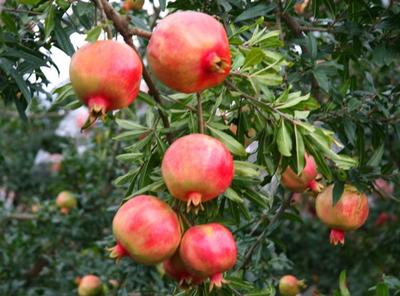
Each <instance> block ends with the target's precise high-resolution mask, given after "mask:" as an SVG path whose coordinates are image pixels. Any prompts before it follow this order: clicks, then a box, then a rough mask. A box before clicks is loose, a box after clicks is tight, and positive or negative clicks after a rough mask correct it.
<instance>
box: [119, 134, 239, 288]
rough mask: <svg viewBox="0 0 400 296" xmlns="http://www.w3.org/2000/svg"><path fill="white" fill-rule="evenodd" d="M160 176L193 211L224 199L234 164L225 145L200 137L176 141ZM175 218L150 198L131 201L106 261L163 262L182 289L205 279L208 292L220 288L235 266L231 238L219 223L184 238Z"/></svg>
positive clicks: (195, 229)
mask: <svg viewBox="0 0 400 296" xmlns="http://www.w3.org/2000/svg"><path fill="white" fill-rule="evenodd" d="M161 172H162V176H163V178H164V181H165V184H166V185H167V188H168V190H169V192H170V193H171V195H172V196H173V197H175V198H176V199H178V200H180V201H184V202H185V203H186V204H187V207H188V209H192V208H194V209H198V208H199V207H200V206H201V203H202V202H206V201H208V200H211V199H214V198H216V197H217V196H218V195H219V194H221V193H223V192H224V191H225V190H226V189H227V188H228V187H229V186H230V183H231V181H232V179H233V174H234V167H233V158H232V155H231V154H230V153H229V151H228V150H227V148H226V147H225V145H224V144H222V143H221V142H220V141H219V140H216V139H214V138H212V137H210V136H207V135H204V134H191V135H187V136H184V137H182V138H180V139H178V140H176V141H175V142H174V143H173V144H172V145H171V146H170V147H169V148H168V149H167V151H166V153H165V155H164V158H163V160H162V165H161ZM182 232H183V229H182V226H181V224H180V220H179V218H178V215H177V214H176V213H175V212H174V211H173V209H172V208H171V207H170V206H169V205H168V204H167V203H166V202H164V201H162V200H160V199H158V198H157V197H155V196H150V195H139V196H136V197H133V198H131V199H130V200H129V201H127V202H126V203H125V204H123V205H122V206H121V208H120V209H119V210H118V211H117V213H116V215H115V217H114V220H113V233H114V235H115V238H116V240H117V244H116V246H115V247H113V248H112V249H111V257H114V258H117V259H119V258H121V257H123V256H129V257H131V258H132V259H133V260H134V261H136V262H138V263H142V264H145V265H152V264H158V263H161V262H163V266H164V269H165V271H166V273H167V274H168V275H169V276H170V277H172V278H173V279H175V280H177V281H178V282H180V284H181V285H182V286H183V287H188V286H191V285H197V284H200V283H202V282H203V281H204V280H205V279H206V278H210V289H212V288H213V286H217V287H220V286H221V285H222V283H223V282H224V279H223V277H222V273H223V272H224V271H227V270H229V269H231V268H232V267H233V266H234V265H235V263H236V257H237V247H236V243H235V239H234V238H233V235H232V233H231V232H230V231H229V230H228V229H227V228H226V227H225V226H223V225H221V224H219V223H209V224H201V225H195V226H191V227H189V229H187V230H186V231H185V232H184V233H182Z"/></svg>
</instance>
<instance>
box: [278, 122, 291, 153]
mask: <svg viewBox="0 0 400 296" xmlns="http://www.w3.org/2000/svg"><path fill="white" fill-rule="evenodd" d="M276 141H277V144H278V150H279V152H280V153H281V154H282V155H283V156H288V157H289V156H291V155H292V153H291V151H292V138H291V137H290V134H289V131H288V130H287V127H286V124H285V120H284V119H283V118H282V119H281V123H280V125H279V128H278V135H277V138H276Z"/></svg>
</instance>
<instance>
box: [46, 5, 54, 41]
mask: <svg viewBox="0 0 400 296" xmlns="http://www.w3.org/2000/svg"><path fill="white" fill-rule="evenodd" d="M50 3H51V2H50ZM46 12H47V16H46V19H45V20H44V38H45V39H46V38H47V37H49V36H50V34H51V32H53V29H54V24H55V23H54V21H55V15H56V10H55V7H54V6H53V5H52V4H50V5H49V7H48V8H47V11H46Z"/></svg>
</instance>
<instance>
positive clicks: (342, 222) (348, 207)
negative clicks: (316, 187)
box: [315, 185, 369, 245]
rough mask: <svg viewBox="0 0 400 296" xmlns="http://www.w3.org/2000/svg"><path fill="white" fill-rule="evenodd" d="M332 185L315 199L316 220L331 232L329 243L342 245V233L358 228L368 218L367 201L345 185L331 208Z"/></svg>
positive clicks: (364, 196)
mask: <svg viewBox="0 0 400 296" xmlns="http://www.w3.org/2000/svg"><path fill="white" fill-rule="evenodd" d="M332 198H333V185H330V186H328V187H327V188H326V189H325V190H324V191H323V192H321V193H320V194H319V195H318V196H317V199H316V203H315V208H316V211H317V216H318V218H319V219H320V220H321V221H322V222H323V223H324V224H325V225H326V226H328V227H329V228H330V229H332V230H331V234H330V240H331V243H332V244H334V245H337V244H338V243H341V244H344V232H345V231H351V230H356V229H358V228H360V227H361V226H362V225H363V224H364V223H365V221H366V220H367V218H368V214H369V208H368V199H367V197H366V195H365V194H364V193H361V192H358V191H357V189H356V188H355V187H353V186H350V185H345V188H344V191H343V193H342V196H341V197H340V199H339V201H338V202H337V203H336V204H335V206H333V205H332V204H333V201H332Z"/></svg>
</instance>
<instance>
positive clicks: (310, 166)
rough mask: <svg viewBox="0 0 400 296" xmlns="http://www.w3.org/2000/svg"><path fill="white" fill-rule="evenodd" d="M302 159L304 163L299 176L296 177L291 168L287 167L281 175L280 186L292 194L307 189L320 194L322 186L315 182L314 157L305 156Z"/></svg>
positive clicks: (316, 173) (315, 167)
mask: <svg viewBox="0 0 400 296" xmlns="http://www.w3.org/2000/svg"><path fill="white" fill-rule="evenodd" d="M304 158H305V161H306V163H305V166H304V168H303V171H302V172H301V173H300V175H297V174H296V173H295V172H294V171H293V170H292V168H291V167H289V166H288V167H287V168H286V170H285V171H284V172H283V174H282V178H281V181H282V184H283V186H285V187H286V188H287V189H289V190H291V191H293V192H304V191H306V190H307V189H311V190H312V191H314V192H320V191H321V189H322V185H321V184H319V183H318V182H317V181H316V180H315V178H316V177H317V175H318V171H317V165H316V163H315V160H314V157H312V156H311V155H308V154H305V155H304Z"/></svg>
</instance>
